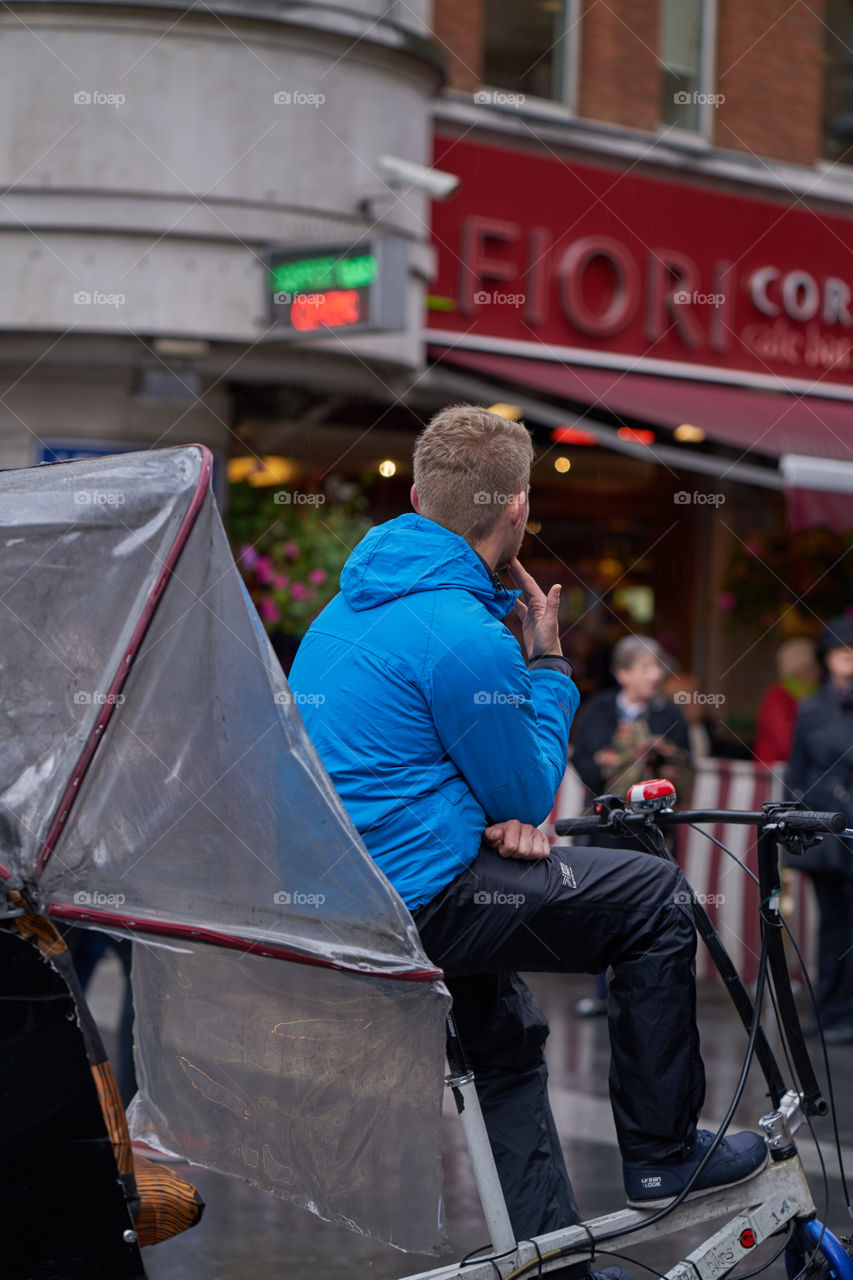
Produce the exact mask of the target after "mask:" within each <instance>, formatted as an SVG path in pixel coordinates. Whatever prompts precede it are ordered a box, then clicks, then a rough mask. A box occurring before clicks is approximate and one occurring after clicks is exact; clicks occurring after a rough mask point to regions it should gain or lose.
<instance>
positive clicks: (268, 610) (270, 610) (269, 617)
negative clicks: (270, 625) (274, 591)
mask: <svg viewBox="0 0 853 1280" xmlns="http://www.w3.org/2000/svg"><path fill="white" fill-rule="evenodd" d="M258 612H259V613H260V615H261V617H262V618H263V620H264V622H281V614H280V613H279V611H278V606H277V605H276V603H275V601H273V600H266V599H264V600H262V601H261V602H260V604H259V605H258Z"/></svg>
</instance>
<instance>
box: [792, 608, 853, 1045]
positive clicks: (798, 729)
mask: <svg viewBox="0 0 853 1280" xmlns="http://www.w3.org/2000/svg"><path fill="white" fill-rule="evenodd" d="M818 657H819V658H820V659H821V662H822V663H823V665H824V668H825V671H826V678H825V680H824V683H823V684H822V686H821V688H820V689H819V690H818V692H817V693H816V694H815V695H814V696H813V697H811V698H807V699H806V700H805V701H804V702H803V703H802V705H801V706H800V712H799V715H798V716H797V723H796V726H795V728H794V744H793V748H792V751H791V761H790V764H789V766H788V789H789V791H790V793H791V795H792V796H793V797H794V798H795V799H797V800H802V801H803V803H804V804H805V806H806V808H807V809H819V810H832V811H835V810H838V811H839V812H842V813H845V814H846V815H847V822H848V825H849V824H851V823H853V617H842V618H835V619H833V621H832V622H828V623H827V625H826V626H825V627H824V629H823V632H822V633H821V637H820V643H819V645H818ZM790 863H791V866H793V867H796V868H797V869H798V870H800V871H805V872H807V873H808V875H810V876H811V878H812V883H813V885H814V889H815V895H816V897H817V905H818V912H819V934H818V980H817V990H816V1003H817V1014H818V1018H819V1019H820V1023H821V1026H822V1027H823V1033H824V1036H825V1037H826V1039H827V1040H828V1041H830V1042H831V1043H834V1044H849V1043H853V843H851V842H850V841H848V840H844V839H841V838H840V837H838V836H830V835H826V836H824V837H823V839H822V840H821V841H820V842H819V843H818V844H816V845H812V847H811V848H809V849H806V851H805V853H804V854H803V855H802V856H801V857H796V856H794V857H792V858H791V860H790ZM812 1031H813V1033H816V1031H817V1027H816V1026H815V1027H814V1028H812Z"/></svg>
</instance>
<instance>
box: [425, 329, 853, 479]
mask: <svg viewBox="0 0 853 1280" xmlns="http://www.w3.org/2000/svg"><path fill="white" fill-rule="evenodd" d="M434 355H435V356H436V357H437V358H438V359H440V360H441V361H442V363H445V362H446V363H450V364H453V365H456V366H457V367H461V368H464V369H469V370H471V371H472V372H474V373H479V374H484V375H486V376H487V377H490V378H494V379H496V380H498V381H500V382H510V383H517V384H518V385H519V386H523V387H530V388H532V389H534V390H536V391H538V392H539V393H540V395H547V396H558V397H559V398H560V399H561V400H573V401H575V402H580V403H582V404H587V405H589V406H590V409H591V410H592V411H593V412H594V411H595V410H599V411H601V410H607V411H608V412H610V413H614V414H618V415H619V416H621V417H627V418H631V419H634V420H636V419H638V418H639V419H642V420H643V421H646V422H649V423H654V424H656V425H658V426H663V427H670V428H672V429H674V428H675V427H678V426H681V424H682V423H690V424H691V425H692V426H695V427H701V428H702V430H703V431H704V432H705V434H706V435H707V436H708V438H709V439H710V440H716V441H717V442H718V443H720V444H726V445H729V446H731V447H732V448H736V449H744V450H748V451H750V452H755V453H761V454H769V455H771V456H772V457H780V456H781V455H782V454H786V453H793V454H810V455H812V456H814V457H819V458H838V459H843V460H845V461H847V462H851V461H853V402H850V401H840V400H830V399H827V398H825V397H822V396H815V395H808V396H797V395H791V394H790V393H789V392H786V391H779V392H776V391H765V390H753V389H752V388H749V387H731V386H717V385H716V384H714V383H711V382H697V381H694V380H692V379H688V378H669V377H660V376H652V375H649V374H642V373H625V372H623V371H622V370H620V369H593V368H587V367H582V366H579V365H565V364H559V363H555V362H554V361H551V360H529V359H522V358H520V357H513V356H504V355H494V354H492V353H486V352H482V351H469V350H462V349H460V348H458V347H456V348H454V349H453V350H440V349H438V348H436V349H435V351H434Z"/></svg>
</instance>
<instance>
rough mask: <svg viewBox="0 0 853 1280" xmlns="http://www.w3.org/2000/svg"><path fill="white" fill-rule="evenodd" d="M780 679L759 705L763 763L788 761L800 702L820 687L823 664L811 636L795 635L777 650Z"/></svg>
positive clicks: (757, 748) (757, 734)
mask: <svg viewBox="0 0 853 1280" xmlns="http://www.w3.org/2000/svg"><path fill="white" fill-rule="evenodd" d="M776 673H777V675H778V677H779V678H778V680H777V682H776V684H773V685H771V686H770V688H769V689H768V690H767V692H766V693H765V694H764V697H763V698H762V699H761V703H760V705H759V707H758V715H757V716H756V720H755V746H754V748H753V754H754V756H755V758H756V760H757V761H758V762H759V764H765V765H767V766H768V768H769V767H770V766H771V765H774V764H779V763H787V761H788V760H790V758H791V747H792V745H793V742H794V725H795V724H796V722H797V712H798V711H799V708H800V703H801V702H802V701H803V699H805V698H810V697H811V696H812V694H813V693H815V692H816V691H817V687H818V684H819V683H820V664H819V662H818V660H817V652H816V650H815V646H814V644H813V643H812V641H811V640H808V639H807V638H806V637H805V636H794V637H793V638H792V639H790V640H783V642H782V644H780V645H779V648H778V649H777V650H776Z"/></svg>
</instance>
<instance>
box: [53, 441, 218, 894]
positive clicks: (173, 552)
mask: <svg viewBox="0 0 853 1280" xmlns="http://www.w3.org/2000/svg"><path fill="white" fill-rule="evenodd" d="M191 447H192V448H194V449H200V450H201V455H202V463H201V474H200V475H199V478H198V484H197V485H196V490H195V493H194V494H193V497H192V501H191V502H190V505H189V506H188V508H187V511H186V514H185V516H184V518H183V520H182V521H181V525H180V528H179V529H178V532H177V534H176V536H175V541H174V542H173V543H172V546H171V547H170V548H169V552H168V554H167V555H166V558H165V560H164V561H163V566H162V568H161V569H160V572H159V574H158V575H157V579H156V581H155V583H154V586H153V587H152V588H151V594H150V595H149V597H148V599H147V600H146V602H145V607H144V608H143V610H142V613H141V614H140V616H139V621H138V622H137V624H136V627H135V628H134V632H133V635H132V636H131V638H130V644H129V645H128V648H127V652H126V653H125V655H124V658H123V659H122V661H121V664H120V666H119V669H118V671H117V672H116V673H115V675H114V676H113V679H112V683H111V685H110V687H109V690H108V692H107V695H106V700H105V702H104V705H103V707H102V708H101V711H100V714H99V716H98V718H97V720H96V721H95V723H94V725H93V727H92V732H91V733H90V734H89V737H88V738H87V740H86V742H85V743H84V745H83V750H82V751H81V753H80V756H79V757H78V760H77V763H76V765H75V766H74V771H73V773H72V774H71V778H70V780H69V783H68V786H67V787H66V788H65V792H64V794H63V796H62V799H61V800H60V802H59V805H58V806H57V809H56V813H55V814H54V817H53V821H52V822H51V824H50V828H49V830H48V833H47V836H46V837H45V841H44V844H43V845H42V848H41V852H40V853H39V856H38V860H37V862H36V866H37V869H38V871H39V872H40V873H41V872H43V871H44V869H45V867H46V866H47V864H48V862H49V861H50V859H51V857H52V856H53V854H54V852H55V847H56V843H57V841H58V839H59V837H60V836H61V834H62V831H63V829H64V826H65V822H66V820H67V818H68V815H69V813H70V812H71V810H72V808H73V807H74V801H75V800H76V799H77V796H78V795H79V794H80V785H81V783H82V781H83V779H84V778H85V776H86V774H87V772H88V770H89V766H90V765H91V763H92V760H93V758H94V755H95V752H96V751H97V750H98V747H99V746H100V744H101V743H102V742H103V740H104V732H105V730H106V727H107V725H108V724H109V722H110V720H111V719H112V714H113V711H114V710H115V708H116V706H117V701H116V695H117V694H119V693H121V691H122V689H123V687H124V683H125V681H126V680H127V677H128V676H129V675H130V670H131V667H132V666H133V662H134V659H135V658H136V655H137V653H138V652H139V649H140V646H141V645H142V641H143V640H144V639H145V635H146V633H147V631H148V628H149V627H150V626H151V621H152V619H153V617H154V614H155V612H156V610H157V606H158V604H159V603H160V600H161V598H162V595H163V591H164V589H165V586H166V583H167V582H168V581H169V578H170V577H171V576H172V573H173V572H174V569H175V565H176V564H177V562H178V560H179V558H180V555H181V552H182V551H183V549H184V547H185V546H186V543H187V539H188V538H189V536H190V533H191V532H192V529H193V526H194V524H195V522H196V519H197V517H198V513H199V511H201V508H202V506H203V505H204V500H205V498H206V497H207V490H208V488H209V486H210V476H211V473H212V471H213V454H212V453H211V452H210V450H209V449H208V448H206V447H205V445H203V444H198V445H193V446H191Z"/></svg>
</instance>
